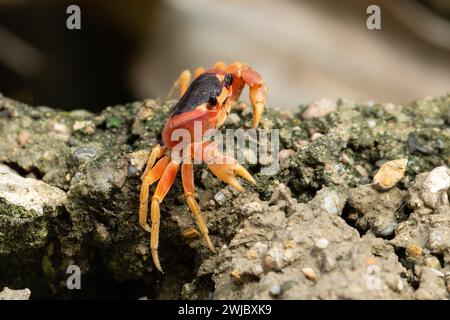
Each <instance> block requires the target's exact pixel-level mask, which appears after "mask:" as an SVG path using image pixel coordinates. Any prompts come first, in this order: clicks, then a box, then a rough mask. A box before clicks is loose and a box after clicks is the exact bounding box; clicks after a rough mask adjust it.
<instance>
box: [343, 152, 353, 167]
mask: <svg viewBox="0 0 450 320" xmlns="http://www.w3.org/2000/svg"><path fill="white" fill-rule="evenodd" d="M341 162H342V163H344V164H348V165H353V159H352V158H350V157H349V156H348V155H346V154H345V153H343V154H342V155H341Z"/></svg>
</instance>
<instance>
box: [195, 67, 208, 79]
mask: <svg viewBox="0 0 450 320" xmlns="http://www.w3.org/2000/svg"><path fill="white" fill-rule="evenodd" d="M204 72H205V68H203V67H198V68H197V69H195V73H194V78H197V77H198V76H199V75H201V74H202V73H204Z"/></svg>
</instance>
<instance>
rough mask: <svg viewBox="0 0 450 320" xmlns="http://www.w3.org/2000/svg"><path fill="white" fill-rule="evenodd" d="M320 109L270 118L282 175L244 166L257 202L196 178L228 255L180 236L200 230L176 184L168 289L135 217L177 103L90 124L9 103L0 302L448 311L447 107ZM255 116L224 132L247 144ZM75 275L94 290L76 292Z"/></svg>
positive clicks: (166, 230)
mask: <svg viewBox="0 0 450 320" xmlns="http://www.w3.org/2000/svg"><path fill="white" fill-rule="evenodd" d="M323 103H324V102H316V103H313V104H311V105H309V106H308V105H301V106H299V107H298V110H297V112H293V113H286V112H280V111H277V109H272V108H271V107H270V106H269V107H268V108H267V110H266V113H265V115H264V119H263V121H262V122H261V125H260V127H261V128H262V129H264V130H265V131H266V132H270V130H272V129H277V130H278V133H279V139H280V141H279V149H280V152H279V154H278V159H279V168H278V170H277V171H276V172H275V174H273V175H265V174H262V172H263V171H261V169H264V167H265V165H266V164H267V163H266V162H267V159H264V158H261V159H260V161H259V163H256V164H245V166H246V167H247V169H248V170H249V171H250V172H251V173H252V175H253V176H254V177H255V180H256V182H257V184H256V186H251V185H248V184H245V185H244V186H245V189H246V191H245V192H243V193H238V192H236V191H235V190H234V189H232V188H231V187H229V186H225V184H223V183H222V182H220V181H219V180H217V179H216V178H215V177H214V176H213V175H212V174H211V173H210V172H208V171H207V170H206V167H205V166H203V165H198V166H197V167H196V174H195V185H196V192H197V198H198V201H199V203H200V205H201V207H202V210H203V213H204V215H205V218H206V220H207V224H208V228H209V231H210V236H211V240H212V242H213V243H214V245H215V247H216V249H217V251H218V253H217V254H213V253H211V252H210V251H209V250H208V249H207V247H206V245H205V243H204V241H203V239H202V238H200V237H190V238H186V237H183V236H182V234H183V232H185V231H186V230H189V229H192V228H196V225H195V221H194V219H193V217H192V215H191V214H190V212H189V209H188V207H187V205H186V203H185V200H184V196H183V191H182V186H181V181H180V180H176V181H175V184H174V186H173V187H172V189H171V191H170V192H169V194H168V196H167V197H166V199H165V200H164V202H163V204H162V205H161V213H162V216H161V229H160V230H161V231H160V247H159V253H160V258H161V263H162V265H163V268H164V270H165V273H164V275H162V274H161V273H159V272H158V271H157V270H156V269H155V268H154V267H153V265H152V262H151V256H150V252H149V234H148V233H146V232H145V231H144V230H142V228H141V227H140V225H139V222H138V214H137V212H138V206H139V190H140V175H141V174H142V172H143V169H144V165H145V162H146V159H147V157H148V154H149V150H151V148H152V147H153V146H154V145H155V144H157V143H160V140H161V131H162V127H163V125H164V122H165V120H166V118H167V116H168V113H169V111H170V108H171V106H172V105H173V104H174V101H167V102H161V101H158V100H146V101H141V102H134V103H130V104H126V105H118V106H111V107H108V108H106V109H105V110H104V111H103V112H102V113H100V114H92V113H90V112H87V111H83V110H75V111H71V112H63V111H58V110H54V109H51V108H48V107H31V106H28V105H25V104H22V103H20V102H17V101H14V100H11V99H8V98H5V97H0V137H2V139H0V289H2V288H3V287H8V288H12V289H24V288H29V289H30V290H31V298H32V299H33V298H42V297H50V298H108V297H109V298H127V299H138V298H141V297H147V298H149V299H177V298H186V299H227V298H228V299H448V298H450V291H449V289H450V206H449V187H450V170H449V165H450V95H447V96H443V97H438V98H433V99H431V98H430V99H424V100H420V101H416V102H413V103H409V104H405V105H394V104H390V103H384V104H376V103H373V102H370V101H350V100H346V99H341V100H339V101H336V102H330V101H327V102H326V106H332V107H329V108H321V109H320V108H319V109H320V110H319V109H318V106H321V105H322V104H323ZM250 109H251V108H248V107H245V105H241V107H240V108H236V109H235V110H234V111H233V112H232V114H231V115H230V116H231V118H230V119H231V120H229V121H227V122H226V124H225V127H224V130H225V129H238V128H249V127H250V125H251V110H250ZM317 110H318V111H317ZM316 111H317V112H316ZM305 114H306V115H305ZM245 156H246V157H251V155H249V154H248V153H246V154H245ZM398 159H407V162H406V170H405V172H404V176H403V178H401V177H398V179H397V178H396V179H394V180H395V181H394V180H393V182H392V184H393V185H392V186H389V188H384V189H380V188H377V185H376V184H374V183H373V177H374V176H375V174H376V173H377V171H378V170H379V169H380V167H382V166H383V164H385V163H386V162H388V161H391V160H398ZM402 161H403V160H402ZM402 175H403V173H402ZM177 179H179V178H177ZM152 190H153V189H152ZM71 265H76V266H79V267H80V269H81V274H82V283H83V290H68V289H67V286H66V281H67V277H68V273H67V268H68V267H69V266H71Z"/></svg>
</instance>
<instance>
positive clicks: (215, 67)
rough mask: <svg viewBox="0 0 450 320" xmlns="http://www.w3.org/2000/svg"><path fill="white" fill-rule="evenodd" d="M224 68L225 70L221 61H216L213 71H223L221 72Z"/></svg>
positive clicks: (225, 66)
mask: <svg viewBox="0 0 450 320" xmlns="http://www.w3.org/2000/svg"><path fill="white" fill-rule="evenodd" d="M226 68H227V65H226V64H225V62H223V61H218V62H216V63H215V64H214V66H213V69H217V70H223V71H225V70H226Z"/></svg>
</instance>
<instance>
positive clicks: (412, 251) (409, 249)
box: [406, 244, 423, 259]
mask: <svg viewBox="0 0 450 320" xmlns="http://www.w3.org/2000/svg"><path fill="white" fill-rule="evenodd" d="M422 252H423V249H422V248H421V247H419V246H416V245H415V244H408V245H407V246H406V253H407V254H408V256H410V257H411V258H414V259H415V258H417V257H419V256H421V255H422Z"/></svg>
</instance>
